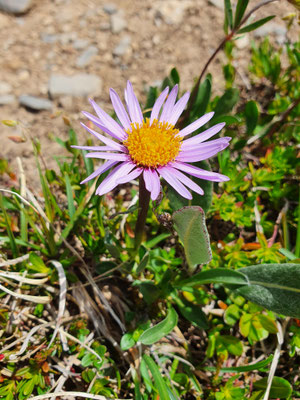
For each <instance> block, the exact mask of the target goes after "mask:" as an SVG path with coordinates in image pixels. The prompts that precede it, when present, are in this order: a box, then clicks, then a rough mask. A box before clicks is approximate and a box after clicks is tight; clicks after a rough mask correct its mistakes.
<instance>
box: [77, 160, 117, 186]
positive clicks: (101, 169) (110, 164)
mask: <svg viewBox="0 0 300 400" xmlns="http://www.w3.org/2000/svg"><path fill="white" fill-rule="evenodd" d="M118 162H119V161H113V160H111V161H107V162H105V163H104V164H102V165H101V166H100V167H99V168H97V169H96V170H95V171H94V172H93V173H92V174H91V175H90V176H88V177H87V178H85V179H84V180H83V181H82V182H80V183H81V184H83V183H86V182H88V181H90V180H91V179H94V178H96V176H98V175H101V174H102V173H103V172H105V171H107V170H108V169H109V168H111V167H113V166H114V165H116V164H118Z"/></svg>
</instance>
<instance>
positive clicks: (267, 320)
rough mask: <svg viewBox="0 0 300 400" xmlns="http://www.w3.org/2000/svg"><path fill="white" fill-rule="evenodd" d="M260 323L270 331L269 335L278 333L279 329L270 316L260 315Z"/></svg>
mask: <svg viewBox="0 0 300 400" xmlns="http://www.w3.org/2000/svg"><path fill="white" fill-rule="evenodd" d="M257 318H258V320H259V322H260V323H261V326H262V327H263V328H264V329H265V330H266V331H268V332H269V333H277V331H278V329H277V326H276V323H275V321H274V320H273V319H272V318H271V317H269V316H268V315H264V314H259V315H258V316H257Z"/></svg>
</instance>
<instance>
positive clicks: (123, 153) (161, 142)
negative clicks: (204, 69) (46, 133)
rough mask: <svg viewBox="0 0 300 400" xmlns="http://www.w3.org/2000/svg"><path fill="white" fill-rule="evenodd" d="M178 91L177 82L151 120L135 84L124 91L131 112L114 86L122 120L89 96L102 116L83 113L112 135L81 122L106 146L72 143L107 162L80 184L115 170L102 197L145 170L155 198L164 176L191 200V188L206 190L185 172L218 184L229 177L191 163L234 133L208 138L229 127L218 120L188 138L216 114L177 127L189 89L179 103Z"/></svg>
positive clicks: (159, 101) (213, 152)
mask: <svg viewBox="0 0 300 400" xmlns="http://www.w3.org/2000/svg"><path fill="white" fill-rule="evenodd" d="M177 93H178V86H177V85H176V86H174V88H173V89H172V90H171V92H170V94H169V88H168V87H167V88H166V89H165V90H164V91H163V92H162V93H161V94H160V96H159V97H158V98H157V100H156V102H155V104H154V106H153V108H152V112H151V115H150V118H149V119H148V118H147V119H144V117H143V114H142V111H141V107H140V105H139V102H138V100H137V98H136V96H135V94H134V92H133V88H132V85H131V83H130V82H128V83H127V88H126V89H125V101H126V107H127V110H126V109H125V107H124V105H123V103H122V101H121V100H120V98H119V96H118V94H117V93H116V92H115V91H114V90H113V89H110V98H111V102H112V105H113V107H114V110H115V112H116V115H117V117H118V119H119V121H120V124H119V123H118V122H116V121H115V120H114V119H113V118H112V117H110V116H109V115H108V114H107V113H105V112H104V111H103V110H102V109H101V108H100V107H99V106H98V105H97V104H96V103H95V102H94V101H93V100H90V103H91V105H92V106H93V108H94V110H95V112H96V114H97V117H96V116H94V115H92V114H90V113H88V112H83V114H84V115H85V116H86V117H87V118H88V119H89V120H90V121H91V122H92V123H93V124H94V125H95V126H96V127H98V128H100V129H101V130H102V131H103V132H105V133H106V134H108V136H110V137H106V136H104V135H102V134H100V133H98V132H96V131H95V130H93V129H91V128H89V127H88V126H87V125H85V124H82V126H83V127H84V128H85V129H86V130H87V131H88V132H90V133H91V134H92V135H94V136H95V137H96V138H97V139H99V140H100V141H101V142H102V143H103V144H104V145H103V146H73V147H75V148H78V149H82V150H89V151H91V153H88V154H87V155H86V157H89V158H97V159H103V160H106V161H105V162H104V163H103V164H102V165H101V166H100V167H98V168H97V169H96V170H95V171H94V172H93V173H92V174H91V175H90V176H89V177H87V178H86V179H85V180H84V181H82V182H81V183H85V182H88V181H89V180H91V179H93V178H96V177H97V176H99V175H101V174H102V173H104V172H105V171H108V170H109V169H111V171H110V173H109V174H108V176H107V177H106V178H105V179H104V180H103V181H102V183H101V184H100V186H99V187H98V188H97V190H96V194H98V195H103V194H105V193H108V192H110V191H111V190H113V189H114V188H115V187H116V186H117V185H119V184H122V183H126V182H130V181H131V180H133V179H135V178H137V177H138V176H140V175H141V174H142V176H143V179H144V183H145V187H146V189H147V190H148V191H149V192H150V193H151V198H152V200H156V199H157V197H158V195H159V193H160V190H161V189H160V187H161V186H160V185H161V184H160V178H163V179H164V180H165V181H166V182H168V184H169V185H171V186H172V187H173V188H174V189H175V190H176V191H177V192H178V193H179V194H180V195H181V196H182V197H185V198H187V199H191V198H192V195H191V193H190V191H189V190H188V188H189V189H191V190H193V191H194V192H196V193H199V194H204V192H203V190H202V189H201V187H200V186H199V185H197V184H196V183H195V182H194V181H193V180H192V179H190V178H189V177H188V176H187V175H185V174H188V175H192V176H194V177H197V178H200V179H205V180H209V181H214V182H222V181H227V180H229V178H228V177H227V176H224V175H222V174H219V173H215V172H211V171H207V170H204V169H201V168H198V167H196V166H194V165H191V164H190V163H192V162H197V161H201V160H206V159H207V158H209V157H212V156H214V155H216V154H217V153H218V152H219V151H221V150H223V149H225V148H226V147H227V146H228V144H229V141H230V139H231V138H230V137H223V138H219V139H215V140H211V141H208V142H207V140H208V139H210V138H211V137H212V136H214V135H216V134H217V133H218V132H219V131H220V130H221V129H222V128H223V127H224V125H225V123H219V124H217V125H215V126H212V127H211V128H209V129H207V130H205V131H204V132H201V133H199V134H198V135H195V136H193V137H191V138H188V139H187V138H186V137H187V136H188V135H190V134H191V133H193V132H194V131H196V130H197V129H198V128H200V127H201V126H203V125H205V124H206V123H207V122H208V121H209V120H210V119H211V118H212V117H213V115H214V113H213V112H210V113H208V114H205V115H203V116H202V117H201V118H199V119H197V120H196V121H194V122H192V123H191V124H190V125H188V126H186V127H185V128H184V129H182V130H179V129H177V128H176V127H175V125H176V122H177V121H178V119H179V117H180V115H181V114H182V112H183V110H184V108H185V107H186V105H187V102H188V99H189V96H190V94H189V93H188V92H187V93H185V94H184V95H183V96H182V97H181V98H180V99H179V100H178V101H177V102H176V98H177Z"/></svg>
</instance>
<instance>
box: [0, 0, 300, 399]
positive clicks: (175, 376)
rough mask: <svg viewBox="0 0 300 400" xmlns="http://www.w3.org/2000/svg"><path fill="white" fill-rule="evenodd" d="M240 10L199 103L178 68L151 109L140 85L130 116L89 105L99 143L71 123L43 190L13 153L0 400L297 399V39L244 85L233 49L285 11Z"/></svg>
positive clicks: (253, 67) (4, 234) (6, 198)
mask: <svg viewBox="0 0 300 400" xmlns="http://www.w3.org/2000/svg"><path fill="white" fill-rule="evenodd" d="M269 2H270V1H265V2H263V3H261V4H260V5H259V6H262V5H263V4H267V3H269ZM232 3H233V2H232ZM233 5H234V4H231V1H230V0H225V1H224V6H225V7H224V11H225V18H224V20H225V23H224V32H225V38H224V40H223V41H222V42H221V43H220V45H219V46H216V51H215V53H213V54H212V56H211V58H210V60H208V62H207V64H206V65H205V67H204V69H203V70H202V72H201V73H200V75H199V78H197V79H196V81H195V85H194V87H193V88H192V90H191V95H190V97H188V95H187V94H185V93H184V92H183V91H182V90H181V87H180V76H179V73H178V71H177V70H176V68H174V69H172V70H171V72H170V75H169V76H168V77H166V78H165V79H164V81H163V83H162V86H161V87H159V88H158V87H150V88H149V90H148V93H147V100H146V102H145V104H143V107H142V111H140V109H139V105H138V101H137V99H136V97H135V96H134V92H133V89H132V86H131V84H130V83H128V84H127V91H126V96H125V101H126V103H127V108H128V114H127V111H126V110H125V108H124V107H123V105H122V104H121V103H120V101H119V98H118V97H117V95H116V93H115V92H114V91H112V92H111V98H112V102H113V105H114V109H115V111H116V113H115V115H112V117H110V116H108V115H107V114H105V113H104V112H103V110H101V109H100V108H99V107H98V106H97V105H96V104H95V103H92V105H93V107H94V110H95V112H96V113H97V117H96V116H93V115H92V114H90V113H85V117H87V118H86V120H85V121H84V124H85V128H86V130H87V131H88V132H90V133H92V134H93V135H94V136H96V140H94V138H92V136H91V135H89V134H88V135H89V136H88V135H87V139H86V144H83V143H78V139H77V135H76V132H75V131H74V130H73V128H72V126H71V122H70V120H69V119H68V118H67V117H64V118H65V124H66V126H67V127H68V130H69V138H68V140H67V141H62V140H61V139H60V138H59V137H58V138H56V139H55V140H56V141H57V142H58V143H59V144H60V145H61V146H62V147H63V148H64V149H65V150H67V151H68V154H69V156H59V155H57V156H56V160H57V164H58V171H54V170H49V169H47V168H46V167H45V166H44V163H43V151H45V150H44V149H43V148H41V147H40V145H39V143H38V141H36V140H35V139H33V140H32V144H33V148H34V152H35V155H36V163H37V173H38V174H39V176H40V182H41V192H38V191H36V192H32V191H30V190H29V188H28V187H27V184H26V176H25V174H24V173H23V172H22V162H21V160H19V166H20V171H19V182H18V181H17V179H16V176H15V175H14V174H13V173H12V171H11V168H10V166H9V165H8V163H7V162H6V161H5V160H1V173H2V174H6V175H9V176H10V178H11V183H12V187H11V189H1V195H0V229H1V231H0V242H1V257H2V261H1V271H0V281H1V282H0V285H1V286H0V294H1V307H0V324H1V329H0V340H1V351H0V362H1V369H0V398H2V399H7V400H9V399H27V398H32V399H46V398H52V399H55V398H63V397H64V396H66V395H67V396H71V397H72V396H73V398H94V399H102V400H103V399H125V398H126V399H130V398H134V399H155V400H156V399H163V400H164V399H217V400H220V399H236V400H238V399H245V398H249V399H268V398H270V399H272V398H274V399H278V398H280V399H293V398H298V397H300V388H299V382H298V374H299V371H298V363H299V348H300V323H299V319H300V267H299V258H300V223H299V213H300V208H299V162H298V159H299V158H298V157H299V155H298V153H297V151H299V142H300V129H299V114H300V105H299V102H300V100H299V99H300V83H299V75H300V71H299V61H300V53H299V51H300V45H299V42H293V43H292V42H289V41H288V40H287V41H286V43H285V44H284V47H282V48H280V49H278V48H276V47H275V46H274V45H273V44H271V42H270V41H269V40H268V39H265V40H263V41H261V42H253V43H252V47H251V61H250V63H249V74H248V76H247V77H246V78H244V79H247V84H246V85H245V84H242V83H241V82H240V81H239V79H238V71H237V70H236V68H235V63H234V60H235V57H236V52H237V49H236V46H235V42H236V39H237V38H239V37H241V35H247V34H248V32H251V31H252V30H255V29H256V28H258V27H259V26H261V25H263V24H265V23H267V22H268V21H269V20H271V19H272V18H273V16H270V17H266V18H264V19H262V20H259V21H257V20H255V19H252V17H253V13H254V12H255V11H256V9H257V8H258V7H259V6H256V7H254V8H251V7H250V4H249V2H248V1H245V0H239V1H237V3H236V7H235V8H233ZM293 18H296V14H295V15H294V16H288V19H287V25H288V26H289V25H290V24H292V23H293V22H292V19H293ZM221 51H223V52H224V55H225V57H226V62H225V64H224V65H223V74H224V80H225V87H224V92H223V94H221V95H218V96H215V95H214V94H213V93H214V92H213V85H214V79H213V76H211V74H210V73H209V66H210V64H211V62H213V60H214V58H215V56H216V54H218V53H219V52H221ZM167 88H168V89H167ZM178 93H179V95H178ZM164 101H165V102H164ZM175 101H177V102H176V103H175ZM161 107H163V110H162V113H161V114H160V113H159V112H160V109H161ZM159 118H160V120H158V119H159ZM87 121H88V122H87ZM143 121H144V122H143ZM2 122H3V123H4V124H6V125H8V126H12V128H13V127H14V126H15V125H16V124H21V122H18V121H12V120H4V121H2ZM191 124H192V125H191ZM123 127H124V129H123ZM99 128H100V129H99ZM101 130H102V131H103V132H104V133H106V134H107V135H104V134H103V132H101ZM114 135H115V136H114ZM185 135H186V136H187V138H186V137H185ZM188 135H189V136H188ZM198 135H199V136H198ZM213 135H215V136H214V138H212V136H213ZM32 136H34V133H32ZM153 136H155V138H157V137H159V139H160V140H159V141H157V140H156V141H155V140H153ZM183 136H184V137H183ZM182 137H183V140H182ZM211 138H212V139H211ZM116 139H117V140H116ZM14 140H17V138H14ZM99 140H100V142H99ZM143 140H144V142H143V143H141V141H143ZM101 142H102V143H101ZM170 143H171V144H170ZM157 144H159V145H160V146H157ZM88 151H91V153H89V152H88ZM93 158H96V161H98V160H97V159H99V158H100V159H105V160H108V161H105V163H104V164H101V161H100V164H98V162H94V161H93ZM110 168H112V170H110ZM113 168H115V169H113ZM180 171H182V172H180ZM88 177H90V178H91V179H88ZM159 177H161V178H162V179H161V180H160V179H159ZM137 178H139V181H137V180H136V179H137ZM80 182H83V183H82V184H80ZM190 189H191V190H192V191H194V192H193V193H192V192H191V191H190ZM298 318H299V319H298Z"/></svg>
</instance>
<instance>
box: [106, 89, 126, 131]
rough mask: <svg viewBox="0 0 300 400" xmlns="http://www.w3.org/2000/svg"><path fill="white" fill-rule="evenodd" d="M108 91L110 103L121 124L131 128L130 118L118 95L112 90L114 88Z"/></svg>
mask: <svg viewBox="0 0 300 400" xmlns="http://www.w3.org/2000/svg"><path fill="white" fill-rule="evenodd" d="M109 93H110V99H111V102H112V105H113V107H114V110H115V112H116V114H117V117H118V118H119V120H120V122H121V124H122V125H123V127H124V129H130V130H131V126H130V120H129V117H128V114H127V112H126V110H125V107H124V106H123V103H122V101H121V99H120V97H119V96H118V94H117V92H115V91H114V89H110V91H109Z"/></svg>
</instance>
